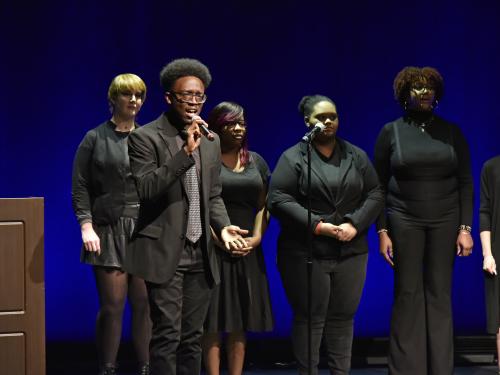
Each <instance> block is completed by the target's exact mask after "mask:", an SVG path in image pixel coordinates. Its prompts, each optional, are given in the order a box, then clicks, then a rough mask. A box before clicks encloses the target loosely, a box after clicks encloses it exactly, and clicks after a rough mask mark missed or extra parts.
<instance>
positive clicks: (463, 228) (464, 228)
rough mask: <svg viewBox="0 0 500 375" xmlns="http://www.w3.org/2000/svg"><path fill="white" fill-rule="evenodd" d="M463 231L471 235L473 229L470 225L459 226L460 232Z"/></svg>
mask: <svg viewBox="0 0 500 375" xmlns="http://www.w3.org/2000/svg"><path fill="white" fill-rule="evenodd" d="M462 230H465V231H467V232H469V234H470V232H472V228H471V227H470V226H469V225H464V224H462V225H459V226H458V231H459V232H460V231H462Z"/></svg>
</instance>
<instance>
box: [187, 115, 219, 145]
mask: <svg viewBox="0 0 500 375" xmlns="http://www.w3.org/2000/svg"><path fill="white" fill-rule="evenodd" d="M191 120H192V121H196V123H197V124H198V128H200V131H201V134H203V135H204V136H205V137H206V138H207V139H208V140H209V141H210V142H213V140H214V139H215V137H214V134H213V133H212V132H211V130H210V129H209V128H208V126H207V125H208V124H207V123H206V122H205V121H203V120H202V119H201V117H200V116H196V115H195V116H192V117H191Z"/></svg>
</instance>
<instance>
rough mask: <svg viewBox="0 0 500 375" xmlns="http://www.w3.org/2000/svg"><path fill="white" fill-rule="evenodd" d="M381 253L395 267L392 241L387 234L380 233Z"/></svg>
mask: <svg viewBox="0 0 500 375" xmlns="http://www.w3.org/2000/svg"><path fill="white" fill-rule="evenodd" d="M378 242H379V251H380V254H381V255H382V256H383V257H384V259H385V261H386V262H387V263H389V264H390V265H391V267H394V252H393V250H392V240H391V238H390V237H389V235H388V234H387V232H380V233H379V235H378Z"/></svg>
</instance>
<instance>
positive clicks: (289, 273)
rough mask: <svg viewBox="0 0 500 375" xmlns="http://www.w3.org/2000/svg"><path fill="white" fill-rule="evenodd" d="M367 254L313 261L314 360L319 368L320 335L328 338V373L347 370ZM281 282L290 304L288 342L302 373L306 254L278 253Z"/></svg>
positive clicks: (304, 364) (305, 354)
mask: <svg viewBox="0 0 500 375" xmlns="http://www.w3.org/2000/svg"><path fill="white" fill-rule="evenodd" d="M367 259H368V254H361V255H354V256H350V257H347V258H342V259H337V260H321V259H314V260H313V264H312V298H311V300H312V335H311V336H312V339H311V341H312V348H311V351H312V366H313V374H317V373H318V364H319V349H320V344H321V339H322V337H324V341H325V344H326V350H327V356H328V367H329V368H330V373H331V374H335V375H337V374H348V373H349V369H350V367H351V347H352V337H353V319H354V314H355V313H356V310H357V308H358V305H359V301H360V299H361V293H362V291H363V286H364V283H365V277H366V263H367ZM278 267H279V269H280V272H281V278H282V280H283V286H284V288H285V292H286V294H287V297H288V301H289V302H290V305H291V306H292V310H293V314H294V320H293V327H292V344H293V350H294V354H295V357H296V359H297V362H298V366H299V373H300V374H307V368H308V366H307V365H308V361H307V357H308V350H307V265H306V260H305V257H295V256H281V257H279V259H278Z"/></svg>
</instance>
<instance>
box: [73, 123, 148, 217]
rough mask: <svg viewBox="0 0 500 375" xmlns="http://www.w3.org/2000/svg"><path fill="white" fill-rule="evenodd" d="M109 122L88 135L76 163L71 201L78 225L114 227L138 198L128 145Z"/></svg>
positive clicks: (77, 153)
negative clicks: (131, 174)
mask: <svg viewBox="0 0 500 375" xmlns="http://www.w3.org/2000/svg"><path fill="white" fill-rule="evenodd" d="M114 129H115V125H114V124H113V123H112V122H111V121H107V122H105V123H103V124H101V125H99V126H98V127H96V128H95V129H92V130H90V131H88V132H87V134H86V135H85V137H84V138H83V140H82V142H81V143H80V145H79V146H78V150H77V151H76V155H75V159H74V162H73V175H72V188H71V195H72V202H73V210H74V211H75V214H76V217H77V219H78V222H79V223H80V225H81V224H83V223H86V222H92V223H95V224H98V225H99V224H100V225H105V224H111V223H114V222H116V221H117V220H118V218H119V217H120V216H121V215H122V213H123V210H124V208H125V205H126V204H127V203H138V202H139V197H138V196H137V192H136V190H135V186H134V180H133V179H132V178H131V176H130V166H129V159H128V155H127V143H126V141H125V142H124V139H123V137H120V136H119V135H118V134H116V132H115V130H114Z"/></svg>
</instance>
